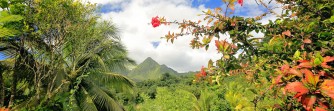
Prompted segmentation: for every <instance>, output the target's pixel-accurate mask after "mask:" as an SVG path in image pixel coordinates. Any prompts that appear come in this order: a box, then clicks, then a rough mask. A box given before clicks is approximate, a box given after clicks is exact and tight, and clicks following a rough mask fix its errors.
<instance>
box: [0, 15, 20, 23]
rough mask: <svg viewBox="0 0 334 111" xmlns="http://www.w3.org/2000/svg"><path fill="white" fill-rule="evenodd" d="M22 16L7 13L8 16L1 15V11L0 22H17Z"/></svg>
mask: <svg viewBox="0 0 334 111" xmlns="http://www.w3.org/2000/svg"><path fill="white" fill-rule="evenodd" d="M22 19H23V17H22V16H20V15H8V16H6V15H5V16H3V14H2V13H1V15H0V23H6V22H18V21H20V20H22Z"/></svg>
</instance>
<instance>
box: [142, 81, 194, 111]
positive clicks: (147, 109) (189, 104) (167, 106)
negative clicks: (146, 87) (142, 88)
mask: <svg viewBox="0 0 334 111" xmlns="http://www.w3.org/2000/svg"><path fill="white" fill-rule="evenodd" d="M195 100H196V97H195V96H193V95H192V94H191V93H190V92H187V91H184V90H181V89H177V90H174V91H173V90H168V89H167V88H164V87H159V88H157V96H156V98H155V99H153V100H152V99H150V98H148V97H147V96H146V97H145V96H144V103H142V104H140V105H139V106H137V107H138V108H139V110H140V111H190V110H193V102H194V101H195Z"/></svg>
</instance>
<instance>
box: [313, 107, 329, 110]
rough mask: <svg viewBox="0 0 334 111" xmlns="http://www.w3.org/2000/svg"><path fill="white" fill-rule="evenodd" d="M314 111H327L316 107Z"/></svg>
mask: <svg viewBox="0 0 334 111" xmlns="http://www.w3.org/2000/svg"><path fill="white" fill-rule="evenodd" d="M315 111H327V110H326V109H324V108H321V107H316V108H315Z"/></svg>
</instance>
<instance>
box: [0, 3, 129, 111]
mask: <svg viewBox="0 0 334 111" xmlns="http://www.w3.org/2000/svg"><path fill="white" fill-rule="evenodd" d="M30 2H31V3H26V4H33V5H31V6H33V7H28V9H27V10H28V11H27V12H29V14H25V15H24V16H26V17H25V19H24V21H25V22H26V23H28V24H32V25H31V26H30V27H33V29H34V31H38V32H26V34H22V33H20V34H17V33H15V34H11V35H9V34H7V35H3V37H5V36H6V37H10V38H9V39H8V40H9V41H8V42H7V41H3V40H6V39H1V40H2V41H0V52H5V53H6V54H7V55H11V56H10V58H15V59H16V62H15V64H14V71H24V73H25V71H30V73H33V74H31V75H33V76H32V77H29V78H32V79H33V80H32V81H33V82H31V83H32V86H34V91H33V93H35V95H33V96H31V97H30V99H29V100H26V101H24V102H22V103H20V104H19V105H16V106H15V107H14V108H13V109H14V110H15V109H20V108H23V107H25V108H28V109H29V107H35V106H36V105H40V106H51V107H56V106H55V104H54V103H53V102H52V101H51V102H50V100H53V99H56V98H57V97H59V95H69V96H65V97H63V98H65V100H66V101H65V102H63V103H62V108H65V109H66V108H71V109H78V110H89V111H94V110H111V111H112V110H116V111H117V110H124V108H123V107H122V106H121V105H120V104H118V103H117V102H116V100H115V98H114V96H113V95H112V93H111V92H110V91H109V90H110V89H111V88H114V89H117V90H119V91H128V92H131V88H132V87H134V84H133V82H132V81H131V80H129V79H128V78H126V77H124V76H122V75H119V74H115V73H113V70H114V69H115V68H124V67H125V65H127V64H132V63H133V60H131V59H129V58H128V57H127V53H126V50H125V48H124V46H122V44H121V43H120V38H119V36H117V29H116V28H115V26H114V25H113V24H110V23H109V22H98V21H97V19H98V18H97V16H96V15H95V14H94V13H93V12H94V11H95V7H94V6H91V5H85V4H82V3H81V2H80V1H73V0H56V1H53V0H46V1H36V2H34V1H30ZM39 4H43V5H39ZM58 6H67V7H58ZM29 8H31V9H29ZM36 9H39V11H34V10H36ZM50 9H53V10H50ZM59 13H61V14H59ZM0 25H1V24H0ZM0 31H4V30H2V29H1V30H0ZM20 35H24V39H23V38H22V37H21V36H20ZM1 37H2V36H1ZM11 38H18V39H11ZM18 52H19V53H18ZM21 52H22V53H21ZM27 57H28V58H27ZM16 74H17V76H15V77H13V78H18V80H16V81H15V82H13V84H12V87H13V88H14V89H13V90H12V92H13V93H12V94H15V92H17V91H15V87H16V84H14V83H17V81H19V79H26V78H28V77H26V76H18V75H19V74H20V73H16ZM29 75H30V74H29ZM13 97H14V96H13ZM11 101H12V99H11ZM66 104H68V105H66ZM67 106H69V107H67Z"/></svg>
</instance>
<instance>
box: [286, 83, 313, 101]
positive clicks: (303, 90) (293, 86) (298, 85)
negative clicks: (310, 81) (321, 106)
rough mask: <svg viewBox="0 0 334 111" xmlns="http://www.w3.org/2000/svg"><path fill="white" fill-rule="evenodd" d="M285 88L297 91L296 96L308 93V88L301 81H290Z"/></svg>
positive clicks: (289, 90)
mask: <svg viewBox="0 0 334 111" xmlns="http://www.w3.org/2000/svg"><path fill="white" fill-rule="evenodd" d="M285 90H287V91H288V92H295V93H297V94H296V95H295V98H298V97H299V96H302V95H304V94H306V93H307V92H308V89H307V88H306V87H305V86H304V85H303V83H301V82H292V83H288V84H287V85H286V86H285Z"/></svg>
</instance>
